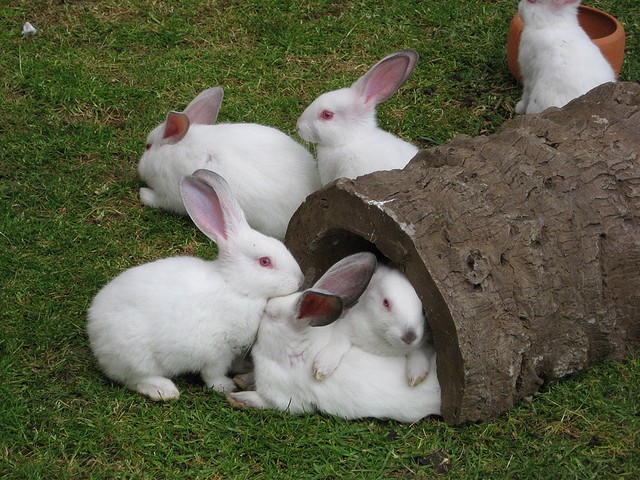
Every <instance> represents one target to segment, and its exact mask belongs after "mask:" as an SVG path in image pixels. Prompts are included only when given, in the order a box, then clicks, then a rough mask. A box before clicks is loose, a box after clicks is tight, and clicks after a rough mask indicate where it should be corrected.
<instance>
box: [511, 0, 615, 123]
mask: <svg viewBox="0 0 640 480" xmlns="http://www.w3.org/2000/svg"><path fill="white" fill-rule="evenodd" d="M579 4H580V0H520V3H519V4H518V12H519V13H520V16H521V17H522V21H523V22H524V29H523V31H522V36H521V38H520V46H519V50H518V63H519V65H520V71H521V73H522V80H523V84H524V89H523V93H522V99H521V100H520V101H519V102H518V103H517V104H516V113H539V112H542V111H543V110H546V109H547V108H549V107H562V106H564V105H566V104H567V103H569V102H570V101H571V100H573V99H574V98H577V97H579V96H581V95H584V94H585V93H587V92H588V91H589V90H591V89H593V88H595V87H597V86H598V85H601V84H603V83H607V82H615V81H616V76H615V73H614V71H613V68H612V67H611V65H610V64H609V62H608V61H607V60H606V58H605V57H604V56H603V55H602V52H601V51H600V49H599V48H598V47H597V46H596V45H595V44H594V43H593V42H592V41H591V39H590V38H589V36H588V35H587V34H586V33H585V31H584V30H583V29H582V27H581V26H580V24H579V22H578V6H579Z"/></svg>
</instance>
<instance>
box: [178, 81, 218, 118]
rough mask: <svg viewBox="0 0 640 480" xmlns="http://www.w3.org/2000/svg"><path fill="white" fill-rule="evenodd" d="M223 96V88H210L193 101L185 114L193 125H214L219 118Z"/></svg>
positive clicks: (185, 110)
mask: <svg viewBox="0 0 640 480" xmlns="http://www.w3.org/2000/svg"><path fill="white" fill-rule="evenodd" d="M223 95H224V92H223V90H222V88H220V87H213V88H209V89H207V90H205V91H204V92H202V93H200V94H199V95H198V96H197V97H196V98H194V99H193V100H191V103H189V105H187V108H185V109H184V113H185V114H186V115H187V116H188V117H189V120H191V123H193V124H199V125H213V124H214V123H216V119H217V118H218V112H219V111H220V105H221V104H222V97H223Z"/></svg>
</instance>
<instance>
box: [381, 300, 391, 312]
mask: <svg viewBox="0 0 640 480" xmlns="http://www.w3.org/2000/svg"><path fill="white" fill-rule="evenodd" d="M382 306H383V307H384V308H386V309H387V310H391V303H390V302H389V299H388V298H385V299H384V300H382Z"/></svg>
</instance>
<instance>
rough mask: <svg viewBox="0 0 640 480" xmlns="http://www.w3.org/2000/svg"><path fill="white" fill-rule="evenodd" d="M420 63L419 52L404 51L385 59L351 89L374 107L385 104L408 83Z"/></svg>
mask: <svg viewBox="0 0 640 480" xmlns="http://www.w3.org/2000/svg"><path fill="white" fill-rule="evenodd" d="M417 62H418V52H416V51H415V50H402V51H400V52H396V53H393V54H391V55H389V56H388V57H385V58H383V59H382V60H380V61H379V62H378V63H376V64H375V65H374V66H373V67H371V69H370V70H369V71H368V72H367V73H365V74H364V75H363V76H362V77H360V78H359V79H358V80H357V81H356V82H355V83H354V84H353V85H351V88H353V89H355V90H356V91H357V92H358V94H359V95H360V96H361V97H363V98H364V103H365V104H367V103H370V102H373V104H374V105H378V104H379V103H382V102H384V101H385V100H386V99H388V98H389V97H390V96H391V95H393V94H394V93H395V92H396V91H397V90H398V89H399V88H400V87H401V86H402V85H404V82H406V81H407V79H408V78H409V75H411V72H412V71H413V68H414V67H415V66H416V63H417Z"/></svg>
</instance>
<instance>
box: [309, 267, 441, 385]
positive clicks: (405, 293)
mask: <svg viewBox="0 0 640 480" xmlns="http://www.w3.org/2000/svg"><path fill="white" fill-rule="evenodd" d="M333 332H334V334H333V335H332V337H331V341H330V342H329V344H328V345H327V346H326V347H325V348H323V349H322V350H320V351H319V352H318V354H317V355H316V357H315V359H314V362H313V373H314V376H315V377H316V379H318V380H320V381H322V380H324V379H326V377H327V376H329V375H331V374H332V373H333V371H334V370H335V369H336V368H337V367H338V365H339V363H340V360H341V359H342V357H343V356H344V354H345V353H346V352H347V351H348V350H349V349H350V348H351V346H352V345H354V346H356V347H358V348H361V349H362V350H365V351H367V352H369V353H373V354H375V355H384V356H402V355H404V356H406V359H407V365H406V378H407V382H408V383H409V385H410V386H412V387H414V386H416V385H418V384H419V383H420V382H422V381H423V380H424V379H425V378H426V377H427V375H428V374H429V368H430V361H429V359H430V355H429V349H428V347H427V344H428V343H430V341H431V332H430V330H428V328H427V323H426V319H425V316H424V311H423V308H422V302H421V301H420V298H419V297H418V294H417V293H416V291H415V289H414V288H413V286H412V285H411V282H409V280H408V279H407V277H406V276H405V275H404V274H403V273H402V272H401V271H400V270H398V269H397V268H392V267H388V266H386V265H381V264H378V267H377V269H376V272H375V273H374V274H373V277H371V282H370V283H369V286H368V287H367V289H366V290H365V292H364V293H363V294H362V296H361V297H360V300H359V301H358V303H356V305H354V307H353V308H351V309H349V310H348V311H347V312H346V313H345V314H344V316H343V318H342V319H340V321H339V322H336V323H335V324H334V326H333Z"/></svg>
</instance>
